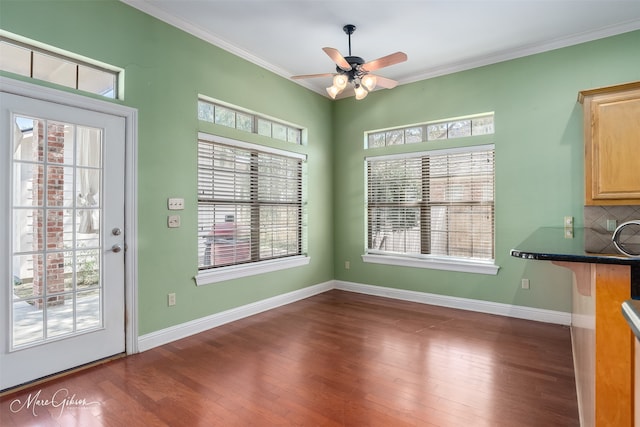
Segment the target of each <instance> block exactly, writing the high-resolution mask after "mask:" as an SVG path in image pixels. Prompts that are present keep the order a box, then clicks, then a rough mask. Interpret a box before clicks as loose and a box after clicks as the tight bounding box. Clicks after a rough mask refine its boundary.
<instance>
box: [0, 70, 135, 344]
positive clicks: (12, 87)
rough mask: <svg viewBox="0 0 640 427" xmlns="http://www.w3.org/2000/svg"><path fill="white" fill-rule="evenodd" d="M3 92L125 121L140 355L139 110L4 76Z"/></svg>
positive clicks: (130, 327)
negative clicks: (120, 118) (115, 117)
mask: <svg viewBox="0 0 640 427" xmlns="http://www.w3.org/2000/svg"><path fill="white" fill-rule="evenodd" d="M0 90H1V91H2V92H6V93H12V94H15V95H20V96H26V97H29V98H33V99H39V100H42V101H48V102H55V103H57V104H60V105H67V106H72V107H77V108H83V109H86V110H90V111H97V112H100V113H105V114H111V115H113V116H118V117H123V118H124V119H125V138H126V140H125V146H126V148H125V150H126V152H125V224H126V225H125V239H126V247H127V249H126V252H125V318H126V319H127V321H126V322H125V348H126V352H127V354H133V353H137V352H138V341H137V338H138V249H137V246H138V245H137V242H138V209H137V206H138V169H137V167H138V166H137V165H138V110H136V109H135V108H130V107H126V106H124V105H120V104H116V103H114V102H109V101H106V100H100V99H94V98H90V97H86V96H82V95H78V94H75V93H70V92H65V91H61V90H57V89H52V88H48V87H45V86H38V85H36V84H33V83H30V82H23V81H19V80H13V79H10V78H8V77H2V76H0Z"/></svg>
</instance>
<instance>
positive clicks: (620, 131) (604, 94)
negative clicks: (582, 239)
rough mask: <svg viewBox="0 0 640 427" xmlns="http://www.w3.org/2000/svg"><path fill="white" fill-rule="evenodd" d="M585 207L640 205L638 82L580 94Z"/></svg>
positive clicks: (639, 99) (639, 91)
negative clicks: (582, 114) (582, 123)
mask: <svg viewBox="0 0 640 427" xmlns="http://www.w3.org/2000/svg"><path fill="white" fill-rule="evenodd" d="M578 99H579V101H580V102H582V103H583V104H584V119H585V120H584V127H585V129H584V131H585V192H586V194H585V204H586V205H640V82H635V83H628V84H623V85H617V86H611V87H607V88H600V89H592V90H586V91H582V92H580V94H579V98H578Z"/></svg>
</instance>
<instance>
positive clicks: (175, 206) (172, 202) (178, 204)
mask: <svg viewBox="0 0 640 427" xmlns="http://www.w3.org/2000/svg"><path fill="white" fill-rule="evenodd" d="M167 207H168V208H169V210H170V211H179V210H182V209H184V199H181V198H173V197H172V198H170V199H167Z"/></svg>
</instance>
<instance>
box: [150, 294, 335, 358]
mask: <svg viewBox="0 0 640 427" xmlns="http://www.w3.org/2000/svg"><path fill="white" fill-rule="evenodd" d="M331 289H333V282H331V281H329V282H325V283H320V284H318V285H313V286H309V287H306V288H302V289H299V290H297V291H292V292H288V293H286V294H282V295H277V296H274V297H271V298H267V299H264V300H261V301H257V302H254V303H251V304H247V305H243V306H240V307H236V308H232V309H230V310H226V311H223V312H220V313H216V314H213V315H211V316H206V317H202V318H200V319H196V320H192V321H190V322H186V323H182V324H180V325H176V326H171V327H169V328H166V329H161V330H159V331H156V332H151V333H149V334H145V335H141V336H140V337H139V338H138V347H139V348H140V351H146V350H149V349H152V348H154V347H158V346H160V345H163V344H167V343H170V342H172V341H176V340H179V339H181V338H186V337H188V336H191V335H194V334H197V333H200V332H203V331H206V330H208V329H211V328H215V327H218V326H221V325H224V324H226V323H229V322H234V321H236V320H240V319H244V318H245V317H249V316H253V315H255V314H258V313H262V312H264V311H268V310H272V309H274V308H277V307H280V306H283V305H287V304H291V303H293V302H296V301H300V300H302V299H305V298H309V297H312V296H314V295H318V294H321V293H323V292H327V291H330V290H331Z"/></svg>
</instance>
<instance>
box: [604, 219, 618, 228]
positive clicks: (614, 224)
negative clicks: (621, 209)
mask: <svg viewBox="0 0 640 427" xmlns="http://www.w3.org/2000/svg"><path fill="white" fill-rule="evenodd" d="M617 226H618V221H616V220H615V219H608V220H607V231H616V227H617Z"/></svg>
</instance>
